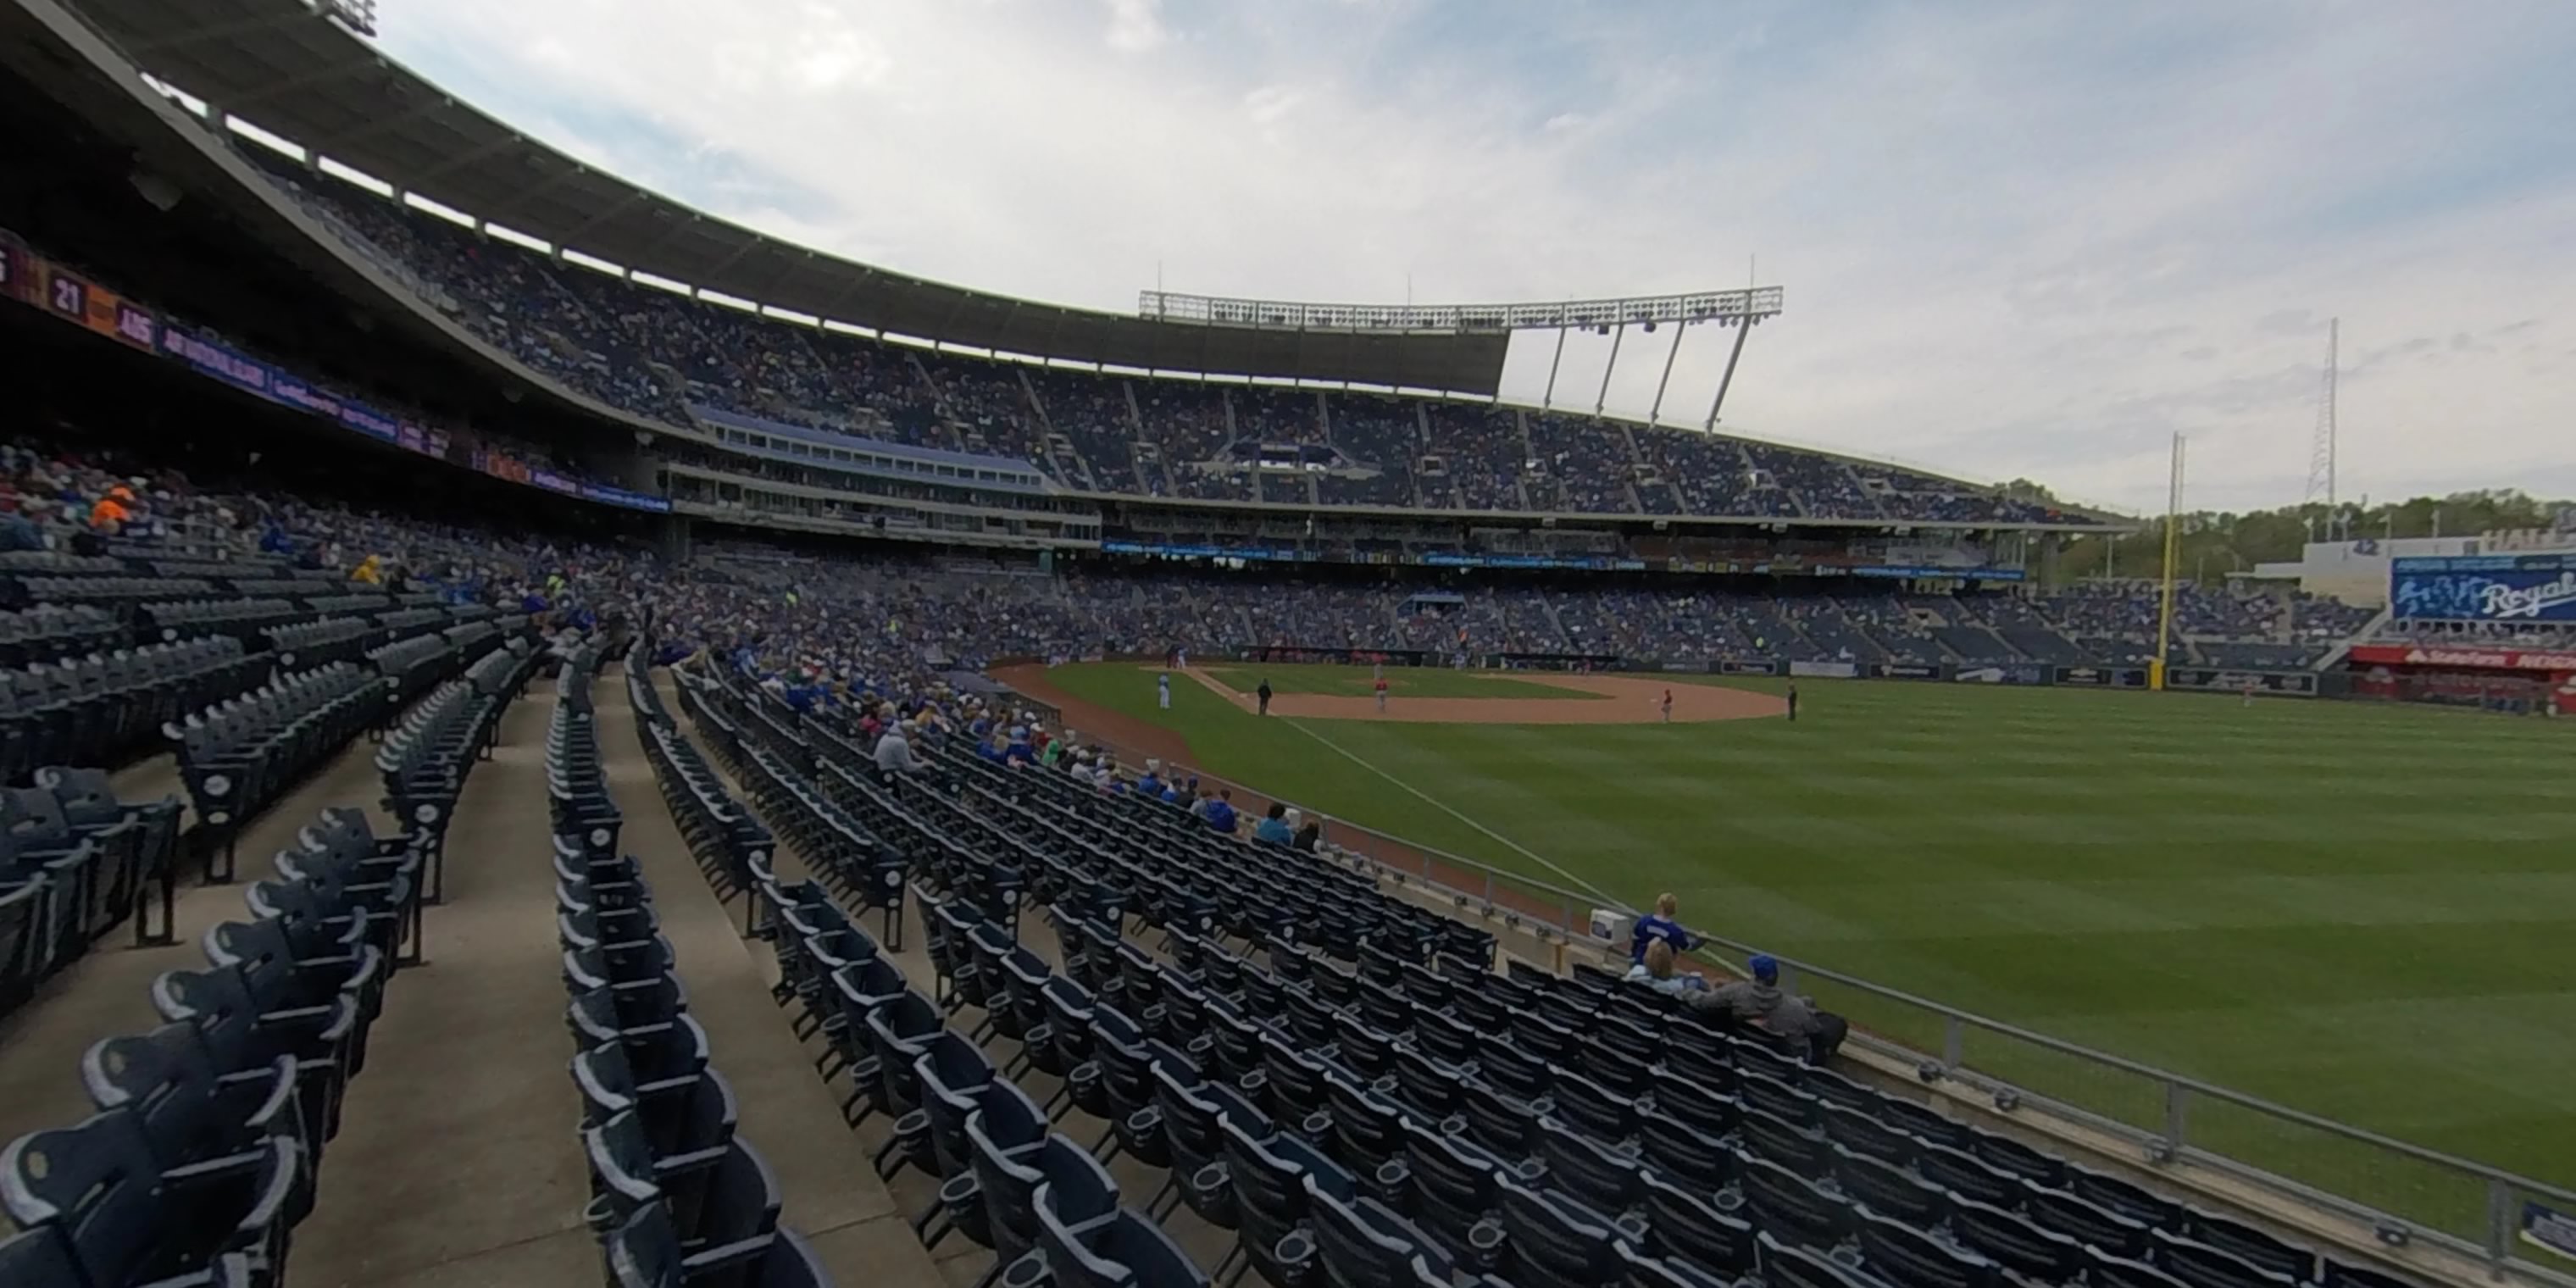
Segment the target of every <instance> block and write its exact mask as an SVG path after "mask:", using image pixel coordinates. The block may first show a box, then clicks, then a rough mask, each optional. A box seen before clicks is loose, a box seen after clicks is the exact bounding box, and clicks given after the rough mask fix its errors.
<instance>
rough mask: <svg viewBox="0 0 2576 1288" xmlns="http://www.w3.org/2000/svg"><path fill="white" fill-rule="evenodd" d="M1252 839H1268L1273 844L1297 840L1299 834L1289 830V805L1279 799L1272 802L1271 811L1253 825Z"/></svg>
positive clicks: (1283, 843) (1284, 843)
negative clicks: (1283, 803) (1281, 802)
mask: <svg viewBox="0 0 2576 1288" xmlns="http://www.w3.org/2000/svg"><path fill="white" fill-rule="evenodd" d="M1252 839H1254V840H1256V841H1268V842H1270V843H1271V844H1272V845H1286V844H1287V843H1289V842H1290V841H1293V840H1296V839H1297V834H1296V833H1295V832H1291V831H1289V830H1288V807H1287V806H1285V805H1282V804H1280V803H1279V802H1277V801H1272V802H1270V809H1269V811H1268V812H1267V813H1265V814H1263V815H1262V816H1261V821H1260V822H1258V823H1255V824H1253V826H1252Z"/></svg>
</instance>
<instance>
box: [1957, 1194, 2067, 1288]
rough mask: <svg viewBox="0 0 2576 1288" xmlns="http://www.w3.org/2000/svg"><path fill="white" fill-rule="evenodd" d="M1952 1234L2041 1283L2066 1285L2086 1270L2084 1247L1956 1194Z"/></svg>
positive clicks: (1961, 1241) (1996, 1260) (1962, 1241)
mask: <svg viewBox="0 0 2576 1288" xmlns="http://www.w3.org/2000/svg"><path fill="white" fill-rule="evenodd" d="M1950 1233H1951V1234H1952V1236H1954V1237H1955V1238H1957V1239H1958V1241H1959V1242H1960V1244H1961V1245H1963V1246H1965V1247H1967V1248H1968V1249H1970V1250H1971V1251H1974V1252H1976V1253H1978V1254H1980V1255H1982V1256H1984V1257H1985V1258H1986V1259H1987V1260H1989V1261H1992V1262H1994V1263H1995V1264H1996V1265H1999V1266H2001V1267H2003V1268H2004V1269H2006V1270H2009V1271H2011V1272H2012V1273H2014V1274H2017V1275H2020V1276H2022V1277H2023V1278H2025V1279H2030V1280H2033V1281H2036V1282H2039V1283H2063V1282H2065V1281H2067V1280H2070V1279H2073V1278H2074V1277H2075V1276H2076V1275H2077V1274H2079V1273H2081V1272H2082V1270H2083V1267H2084V1246H2083V1245H2082V1244H2079V1243H2077V1242H2076V1241H2075V1240H2073V1239H2070V1238H2067V1237H2066V1236H2065V1235H2062V1234H2054V1233H2051V1232H2049V1231H2047V1230H2043V1229H2041V1228H2039V1227H2038V1226H2036V1225H2033V1224H2031V1223H2030V1222H2029V1221H2027V1220H2024V1219H2023V1218H2022V1217H2020V1216H2018V1215H2016V1214H2014V1213H2011V1212H2006V1211H2004V1210H2003V1209H2002V1208H1997V1207H1989V1206H1987V1205H1985V1204H1983V1203H1979V1202H1976V1201H1975V1200H1973V1199H1966V1198H1961V1197H1960V1196H1959V1195H1957V1194H1955V1193H1953V1194H1952V1195H1951V1196H1950Z"/></svg>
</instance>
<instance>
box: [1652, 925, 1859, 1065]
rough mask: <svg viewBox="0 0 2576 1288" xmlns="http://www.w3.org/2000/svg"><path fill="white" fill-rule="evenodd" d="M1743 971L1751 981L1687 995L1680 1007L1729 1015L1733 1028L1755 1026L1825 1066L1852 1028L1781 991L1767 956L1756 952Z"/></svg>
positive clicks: (1774, 967) (1775, 967)
mask: <svg viewBox="0 0 2576 1288" xmlns="http://www.w3.org/2000/svg"><path fill="white" fill-rule="evenodd" d="M1745 966H1746V967H1747V968H1748V969H1750V970H1751V971H1752V972H1753V978H1751V979H1749V980H1747V979H1739V980H1736V981H1734V982H1733V983H1729V984H1721V985H1719V986H1718V987H1716V988H1714V989H1712V990H1710V991H1708V992H1705V993H1693V994H1689V995H1687V996H1685V997H1684V998H1683V999H1682V1004H1683V1005H1685V1006H1687V1007H1689V1008H1690V1009H1692V1010H1694V1011H1698V1012H1701V1013H1711V1012H1714V1013H1716V1014H1720V1015H1726V1016H1730V1017H1732V1018H1733V1019H1734V1020H1735V1021H1736V1022H1737V1023H1738V1024H1748V1025H1760V1026H1761V1027H1762V1028H1764V1029H1767V1030H1769V1031H1770V1033H1771V1035H1772V1036H1773V1037H1776V1038H1779V1039H1780V1040H1781V1041H1782V1042H1783V1043H1784V1044H1787V1045H1788V1046H1789V1048H1790V1049H1791V1050H1793V1051H1797V1052H1800V1053H1802V1054H1803V1055H1805V1056H1806V1058H1807V1061H1808V1063H1810V1064H1822V1063H1824V1062H1825V1059H1826V1058H1827V1057H1828V1056H1831V1055H1832V1054H1833V1053H1834V1051H1835V1050H1836V1049H1837V1048H1839V1047H1841V1046H1842V1044H1843V1038H1844V1037H1845V1036H1847V1035H1848V1034H1849V1033H1850V1032H1851V1025H1850V1024H1848V1023H1846V1022H1845V1021H1844V1020H1843V1017H1841V1016H1839V1015H1831V1014H1827V1013H1826V1012H1823V1011H1819V1010H1817V1009H1815V1008H1814V1007H1813V1006H1810V1005H1808V1003H1807V999H1805V998H1803V997H1797V996H1793V995H1791V994H1788V993H1784V992H1782V991H1780V963H1779V961H1778V960H1776V959H1774V958H1773V957H1772V956H1771V955H1770V954H1768V953H1757V954H1755V955H1754V957H1753V959H1752V960H1751V961H1748V962H1746V963H1745Z"/></svg>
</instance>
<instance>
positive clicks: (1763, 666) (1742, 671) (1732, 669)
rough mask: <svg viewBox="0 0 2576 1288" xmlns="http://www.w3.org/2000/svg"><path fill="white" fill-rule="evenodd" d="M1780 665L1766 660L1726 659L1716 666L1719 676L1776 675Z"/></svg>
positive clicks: (1778, 672)
mask: <svg viewBox="0 0 2576 1288" xmlns="http://www.w3.org/2000/svg"><path fill="white" fill-rule="evenodd" d="M1780 669H1781V668H1780V664H1779V663H1778V662H1775V661H1772V660H1770V659H1768V658H1732V657H1731V658H1728V659H1726V660H1725V661H1723V662H1720V663H1718V664H1717V673H1718V674H1719V675H1778V674H1780Z"/></svg>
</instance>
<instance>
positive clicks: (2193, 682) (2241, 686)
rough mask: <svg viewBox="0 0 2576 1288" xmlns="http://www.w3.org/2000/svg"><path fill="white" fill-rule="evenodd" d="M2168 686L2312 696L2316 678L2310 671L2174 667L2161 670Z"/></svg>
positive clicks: (2302, 696) (2228, 691)
mask: <svg viewBox="0 0 2576 1288" xmlns="http://www.w3.org/2000/svg"><path fill="white" fill-rule="evenodd" d="M2165 687H2166V688H2168V689H2205V690H2210V691H2213V692H2218V693H2242V692H2244V691H2245V690H2247V689H2252V690H2253V691H2255V692H2256V693H2260V694H2266V695H2280V696H2288V697H2298V698H2312V697H2315V696H2316V693H2317V677H2316V673H2315V672H2312V671H2237V670H2230V669H2228V668H2226V667H2218V666H2177V667H2172V668H2169V669H2167V670H2166V671H2165Z"/></svg>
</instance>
